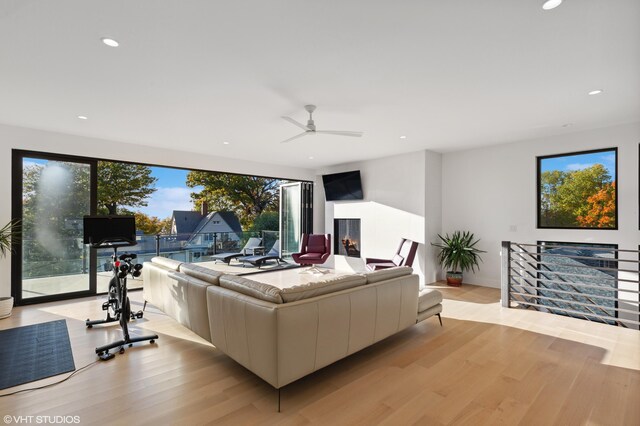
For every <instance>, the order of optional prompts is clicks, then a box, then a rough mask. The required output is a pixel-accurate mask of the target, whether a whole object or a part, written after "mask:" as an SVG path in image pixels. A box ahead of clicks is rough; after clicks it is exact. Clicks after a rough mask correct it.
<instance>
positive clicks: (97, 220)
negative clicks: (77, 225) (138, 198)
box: [83, 216, 136, 245]
mask: <svg viewBox="0 0 640 426" xmlns="http://www.w3.org/2000/svg"><path fill="white" fill-rule="evenodd" d="M83 225H84V226H83V228H84V243H85V244H91V245H100V244H104V243H129V244H133V245H135V244H136V219H135V217H134V216H85V217H84V220H83Z"/></svg>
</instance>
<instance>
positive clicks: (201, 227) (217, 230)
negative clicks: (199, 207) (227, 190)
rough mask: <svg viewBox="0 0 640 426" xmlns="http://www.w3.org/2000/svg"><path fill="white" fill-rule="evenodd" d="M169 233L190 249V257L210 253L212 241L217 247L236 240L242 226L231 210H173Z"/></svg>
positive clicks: (239, 236)
mask: <svg viewBox="0 0 640 426" xmlns="http://www.w3.org/2000/svg"><path fill="white" fill-rule="evenodd" d="M171 234H173V235H175V236H176V239H177V240H178V241H181V242H183V243H182V244H183V247H184V248H185V249H187V250H188V251H190V252H191V253H190V257H191V258H193V257H195V258H197V257H199V256H200V255H205V254H210V253H209V252H210V251H211V249H212V248H213V244H214V241H215V242H216V243H217V246H218V247H219V248H222V247H224V243H226V242H236V241H238V240H240V238H241V236H242V226H241V225H240V221H239V220H238V217H237V216H236V215H235V213H233V212H211V213H209V212H207V208H206V206H204V208H203V211H202V212H197V211H185V210H174V211H173V215H172V216H171Z"/></svg>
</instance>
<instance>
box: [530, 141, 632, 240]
mask: <svg viewBox="0 0 640 426" xmlns="http://www.w3.org/2000/svg"><path fill="white" fill-rule="evenodd" d="M611 151H612V152H613V153H614V154H615V156H616V160H615V176H616V178H615V180H614V182H615V183H616V212H615V226H613V227H610V228H597V227H583V226H543V225H542V224H541V220H540V219H541V213H542V199H541V197H540V196H541V193H542V191H541V190H542V184H541V178H542V161H543V160H548V159H551V158H559V157H571V156H574V155H585V154H596V153H599V152H611ZM619 193H620V175H619V174H618V147H617V146H616V147H611V148H600V149H592V150H587V151H576V152H567V153H563V154H552V155H539V156H537V157H536V228H537V229H576V230H582V231H585V230H597V231H617V230H618V226H619V223H618V221H619V217H618V207H619V202H618V200H619V198H620V197H619V196H618V194H619Z"/></svg>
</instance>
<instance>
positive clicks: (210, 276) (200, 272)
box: [180, 263, 223, 285]
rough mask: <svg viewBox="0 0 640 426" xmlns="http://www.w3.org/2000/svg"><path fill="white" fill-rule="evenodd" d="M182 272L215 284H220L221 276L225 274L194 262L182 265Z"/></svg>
mask: <svg viewBox="0 0 640 426" xmlns="http://www.w3.org/2000/svg"><path fill="white" fill-rule="evenodd" d="M180 272H182V273H183V274H185V275H189V276H190V277H194V278H198V279H199V280H202V281H205V282H208V283H209V284H213V285H220V277H221V276H222V275H223V274H222V272H218V271H214V270H213V269H209V268H204V267H202V266H198V265H194V264H193V263H183V264H182V265H180Z"/></svg>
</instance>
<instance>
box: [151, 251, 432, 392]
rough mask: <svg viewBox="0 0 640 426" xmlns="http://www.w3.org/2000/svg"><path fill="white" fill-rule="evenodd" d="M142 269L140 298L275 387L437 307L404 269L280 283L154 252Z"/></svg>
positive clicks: (329, 362) (415, 276) (372, 342)
mask: <svg viewBox="0 0 640 426" xmlns="http://www.w3.org/2000/svg"><path fill="white" fill-rule="evenodd" d="M143 274H144V299H145V301H147V302H149V303H151V304H153V305H155V306H156V307H158V308H159V309H160V310H162V311H163V312H165V313H167V314H168V315H170V316H171V317H173V318H174V319H176V320H177V321H178V322H180V323H181V324H183V325H184V326H186V327H188V328H190V329H191V330H193V331H194V332H196V333H197V334H198V335H200V336H201V337H203V338H204V339H206V340H208V341H210V342H211V343H213V344H214V345H215V346H216V348H217V349H219V350H221V351H222V352H224V353H225V354H227V355H228V356H230V357H231V358H233V359H234V360H235V361H237V362H238V363H240V364H242V365H243V366H245V367H246V368H247V369H249V370H250V371H252V372H253V373H255V374H256V375H258V376H259V377H261V378H262V379H263V380H265V381H266V382H268V383H269V384H271V385H272V386H273V387H275V388H278V389H279V388H281V387H283V386H285V385H287V384H289V383H291V382H293V381H295V380H297V379H299V378H301V377H304V376H306V375H307V374H310V373H312V372H314V371H316V370H318V369H320V368H322V367H325V366H327V365H329V364H331V363H333V362H335V361H338V360H340V359H342V358H344V357H346V356H349V355H350V354H353V353H354V352H357V351H359V350H361V349H363V348H366V347H367V346H370V345H372V344H374V343H376V342H379V341H380V340H383V339H385V338H386V337H389V336H391V335H393V334H395V333H397V332H399V331H401V330H404V329H406V328H408V327H410V326H412V325H414V324H415V323H416V322H418V321H422V320H424V319H426V318H428V317H430V316H432V315H439V314H440V312H441V311H442V304H441V302H442V295H441V294H440V292H438V291H437V290H423V291H419V283H418V276H417V275H415V274H413V273H412V270H411V268H409V267H398V268H392V269H386V270H381V271H376V272H370V273H366V274H350V275H341V276H333V277H331V278H329V279H324V280H320V281H315V282H309V283H305V284H302V285H294V286H285V287H283V288H279V287H276V286H273V285H270V284H266V283H261V282H258V281H257V279H251V278H247V277H241V276H234V275H223V274H221V273H219V272H216V271H213V270H211V269H207V268H203V267H200V266H197V265H193V264H186V263H180V262H176V261H173V260H170V259H165V258H159V257H157V258H154V259H152V261H151V262H146V263H145V265H144V268H143Z"/></svg>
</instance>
